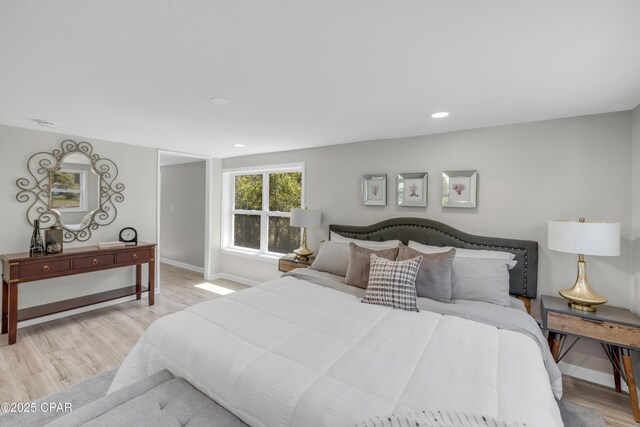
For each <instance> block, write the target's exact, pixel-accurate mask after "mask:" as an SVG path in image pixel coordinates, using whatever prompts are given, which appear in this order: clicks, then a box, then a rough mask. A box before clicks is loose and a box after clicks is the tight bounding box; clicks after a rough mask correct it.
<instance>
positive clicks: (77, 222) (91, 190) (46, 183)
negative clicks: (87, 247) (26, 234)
mask: <svg viewBox="0 0 640 427" xmlns="http://www.w3.org/2000/svg"><path fill="white" fill-rule="evenodd" d="M60 147H61V148H60V149H55V150H53V151H52V152H51V153H49V152H46V151H42V152H39V153H36V154H34V155H33V156H31V157H29V160H28V161H27V168H28V169H29V175H31V176H30V177H27V178H20V179H18V180H17V181H16V185H17V186H18V188H19V189H20V191H19V192H18V194H17V195H16V199H17V200H18V201H19V202H22V203H31V204H30V205H29V208H28V209H27V221H28V222H29V224H31V225H33V222H34V220H36V219H38V220H40V226H41V227H42V228H49V227H53V226H58V227H61V228H62V229H63V236H64V241H65V242H72V241H74V240H78V241H81V242H84V241H87V240H89V239H90V238H91V233H92V231H94V230H97V229H98V227H100V226H105V225H109V224H111V223H112V222H113V221H114V220H115V219H116V215H117V213H118V210H117V209H116V205H115V203H116V202H117V203H121V202H123V201H124V196H123V195H122V192H123V191H124V184H122V183H119V182H118V183H117V182H116V178H117V177H118V167H117V166H116V164H115V163H114V162H113V161H112V160H109V159H105V158H102V157H100V156H99V155H97V154H95V153H94V152H93V147H92V146H91V144H89V143H88V142H86V141H82V142H75V141H72V140H70V139H67V140H65V141H62V143H61V144H60Z"/></svg>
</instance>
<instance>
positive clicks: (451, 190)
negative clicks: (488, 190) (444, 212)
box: [361, 170, 478, 208]
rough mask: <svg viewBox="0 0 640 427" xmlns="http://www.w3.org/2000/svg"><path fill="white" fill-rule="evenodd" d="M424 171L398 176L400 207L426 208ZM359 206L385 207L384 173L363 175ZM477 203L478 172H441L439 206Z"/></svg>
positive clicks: (426, 180)
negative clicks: (440, 204)
mask: <svg viewBox="0 0 640 427" xmlns="http://www.w3.org/2000/svg"><path fill="white" fill-rule="evenodd" d="M427 183H428V174H427V172H415V173H400V174H398V179H397V187H396V196H397V204H398V206H402V207H426V206H427ZM361 190H362V204H363V205H365V206H386V205H387V174H370V175H362V185H361ZM477 202H478V171H476V170H463V171H444V172H442V206H443V207H446V208H475V207H476V206H477Z"/></svg>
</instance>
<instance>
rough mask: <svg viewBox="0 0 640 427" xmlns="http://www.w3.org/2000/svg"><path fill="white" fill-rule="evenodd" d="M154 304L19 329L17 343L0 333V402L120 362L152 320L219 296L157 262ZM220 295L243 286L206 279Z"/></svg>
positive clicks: (22, 398)
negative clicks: (10, 342) (157, 286)
mask: <svg viewBox="0 0 640 427" xmlns="http://www.w3.org/2000/svg"><path fill="white" fill-rule="evenodd" d="M160 269H161V277H162V289H161V293H160V294H159V295H156V300H155V305H153V306H152V307H149V306H148V305H147V298H146V296H145V295H143V298H142V300H141V301H128V302H125V303H122V304H117V305H114V306H111V307H105V308H101V309H98V310H93V311H89V312H86V313H82V314H77V315H74V316H71V317H65V318H63V319H58V320H53V321H50V322H46V323H41V324H38V325H33V326H29V327H26V328H21V329H18V342H17V343H16V344H14V345H12V346H9V345H8V344H7V339H8V338H7V337H8V334H5V335H0V402H30V401H33V400H36V399H39V398H41V397H44V396H47V395H49V394H51V393H53V392H55V391H57V390H61V389H63V388H66V387H68V386H70V385H72V384H75V383H78V382H80V381H82V380H84V379H87V378H90V377H92V376H94V375H96V374H98V373H100V372H104V371H107V370H109V369H111V368H114V367H116V366H119V365H120V364H121V363H122V361H123V360H124V358H125V356H126V355H127V353H129V350H131V348H132V347H133V345H134V344H135V343H136V342H137V341H138V339H139V338H140V336H141V335H142V333H143V332H144V330H145V329H146V328H147V326H149V325H150V324H151V323H152V322H153V321H154V320H156V319H159V318H160V317H163V316H166V315H167V314H171V313H174V312H176V311H180V310H182V309H184V308H185V307H188V306H190V305H193V304H197V303H199V302H203V301H206V300H210V299H213V298H219V297H220V295H219V294H217V293H215V292H211V291H208V290H205V289H201V288H198V287H195V285H198V284H201V283H205V281H204V280H203V278H202V275H200V274H197V273H193V272H191V271H188V270H183V269H179V268H176V267H172V266H168V265H164V264H162V265H161V267H160ZM209 283H212V284H215V285H217V286H219V287H220V288H214V290H218V291H221V293H225V292H229V291H236V290H240V289H244V288H246V287H247V286H245V285H241V284H239V283H236V282H230V281H228V280H222V279H219V280H215V281H212V282H209Z"/></svg>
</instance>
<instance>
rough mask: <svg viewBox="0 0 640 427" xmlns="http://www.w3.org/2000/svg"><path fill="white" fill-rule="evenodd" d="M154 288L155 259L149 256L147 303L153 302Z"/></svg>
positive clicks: (151, 303)
mask: <svg viewBox="0 0 640 427" xmlns="http://www.w3.org/2000/svg"><path fill="white" fill-rule="evenodd" d="M154 258H155V257H154ZM155 288H156V261H155V259H153V258H151V260H149V305H153V304H154V302H155V298H154V297H155V295H154V294H155Z"/></svg>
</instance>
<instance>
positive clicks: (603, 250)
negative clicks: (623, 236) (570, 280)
mask: <svg viewBox="0 0 640 427" xmlns="http://www.w3.org/2000/svg"><path fill="white" fill-rule="evenodd" d="M548 233H549V235H548V237H549V249H551V250H554V251H559V252H568V253H572V254H578V276H577V278H576V282H575V283H574V284H573V287H572V288H571V289H563V290H561V291H560V295H561V296H562V297H563V298H565V299H567V300H569V306H570V307H572V308H575V309H576V310H582V311H595V310H596V307H595V306H596V305H599V304H604V303H605V302H607V299H606V298H605V297H603V296H602V295H599V294H597V293H596V292H594V291H593V290H592V289H591V287H590V286H589V282H588V281H587V264H586V262H585V260H584V256H585V255H596V256H618V255H620V223H619V222H605V221H587V220H585V219H584V218H580V219H579V220H578V221H549V228H548Z"/></svg>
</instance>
